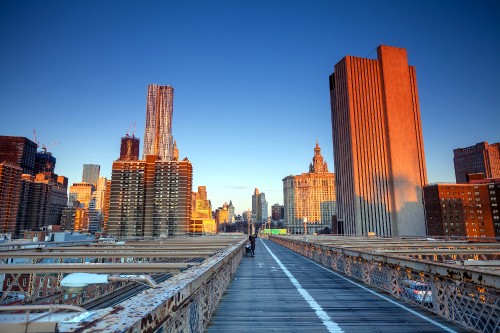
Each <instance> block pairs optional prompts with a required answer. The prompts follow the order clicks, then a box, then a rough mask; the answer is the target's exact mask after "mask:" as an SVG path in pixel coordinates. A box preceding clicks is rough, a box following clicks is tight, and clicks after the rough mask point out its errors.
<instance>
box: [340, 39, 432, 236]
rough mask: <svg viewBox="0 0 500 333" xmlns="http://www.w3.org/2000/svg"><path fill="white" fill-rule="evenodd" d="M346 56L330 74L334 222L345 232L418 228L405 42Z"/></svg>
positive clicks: (416, 118)
mask: <svg viewBox="0 0 500 333" xmlns="http://www.w3.org/2000/svg"><path fill="white" fill-rule="evenodd" d="M377 54H378V58H377V59H365V58H359V57H353V56H346V57H345V58H343V59H342V60H341V61H340V62H339V63H337V64H336V65H335V70H334V73H333V74H332V75H331V76H330V97H331V114H332V130H333V150H334V162H335V173H336V190H337V205H338V216H337V219H338V227H339V230H340V232H343V233H345V234H348V235H367V234H368V233H375V234H377V235H386V236H423V235H425V215H424V205H423V195H422V187H423V186H424V185H425V184H426V182H427V176H426V168H425V158H424V146H423V138H422V127H421V121H420V107H419V102H418V93H417V82H416V73H415V68H414V67H413V66H408V60H407V54H406V50H405V49H402V48H396V47H390V46H383V45H382V46H379V47H378V48H377Z"/></svg>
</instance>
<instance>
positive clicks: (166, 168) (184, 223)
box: [107, 155, 193, 238]
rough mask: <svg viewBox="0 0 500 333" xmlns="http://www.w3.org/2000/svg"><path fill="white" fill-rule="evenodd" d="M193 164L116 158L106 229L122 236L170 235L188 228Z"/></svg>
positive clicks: (150, 158) (153, 158)
mask: <svg viewBox="0 0 500 333" xmlns="http://www.w3.org/2000/svg"><path fill="white" fill-rule="evenodd" d="M192 178H193V167H192V165H191V162H189V160H188V159H187V158H186V159H184V160H182V161H177V160H172V161H162V160H159V159H158V156H156V155H146V160H139V161H120V160H118V161H115V162H113V167H112V174H111V187H110V197H109V211H108V217H107V233H108V234H109V235H111V236H117V237H120V238H125V237H173V236H179V235H185V234H187V233H188V232H189V227H190V223H191V204H192Z"/></svg>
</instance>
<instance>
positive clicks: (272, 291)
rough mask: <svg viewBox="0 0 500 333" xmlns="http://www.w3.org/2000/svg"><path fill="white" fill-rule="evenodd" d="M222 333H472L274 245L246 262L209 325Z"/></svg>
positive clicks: (260, 247)
mask: <svg viewBox="0 0 500 333" xmlns="http://www.w3.org/2000/svg"><path fill="white" fill-rule="evenodd" d="M206 332H208V333H212V332H213V333H218V332H222V333H223V332H339V333H340V332H467V330H466V329H464V328H461V327H459V326H457V325H453V324H450V323H448V322H446V321H444V320H442V319H441V318H440V317H439V316H437V315H435V314H433V313H432V312H428V311H425V310H424V309H421V308H419V307H417V306H414V305H411V304H407V303H404V302H403V301H401V300H398V299H396V298H393V297H392V296H391V295H389V294H387V293H384V292H381V291H377V290H375V289H373V288H371V287H367V286H363V285H361V284H360V283H359V282H356V281H353V280H350V279H348V278H346V277H345V276H343V275H340V274H338V273H336V272H334V271H333V270H332V269H330V268H327V267H325V266H322V265H319V264H318V263H315V262H313V261H311V260H309V259H307V258H304V257H303V256H301V255H298V254H297V253H295V252H292V251H290V250H289V249H286V248H284V247H282V246H280V245H278V244H276V243H274V242H271V241H269V240H263V239H259V240H258V241H257V247H256V255H255V257H250V256H248V257H245V258H243V260H242V262H241V263H240V266H239V267H238V270H237V271H236V273H235V275H234V278H233V280H232V282H231V284H230V285H229V287H228V289H227V290H226V292H225V294H224V296H223V297H222V299H221V302H220V304H219V306H218V308H217V310H216V312H215V314H214V316H213V318H212V319H211V320H210V323H209V324H208V328H207V330H206Z"/></svg>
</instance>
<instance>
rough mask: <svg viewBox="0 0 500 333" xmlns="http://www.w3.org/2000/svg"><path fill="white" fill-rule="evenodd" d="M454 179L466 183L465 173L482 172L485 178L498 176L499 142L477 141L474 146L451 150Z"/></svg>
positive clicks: (499, 163)
mask: <svg viewBox="0 0 500 333" xmlns="http://www.w3.org/2000/svg"><path fill="white" fill-rule="evenodd" d="M453 164H454V165H455V179H456V181H457V183H462V184H463V183H467V175H468V174H471V173H482V174H483V175H484V177H486V178H500V142H497V143H492V144H488V142H486V141H484V142H479V143H477V144H475V145H474V146H470V147H466V148H457V149H454V150H453Z"/></svg>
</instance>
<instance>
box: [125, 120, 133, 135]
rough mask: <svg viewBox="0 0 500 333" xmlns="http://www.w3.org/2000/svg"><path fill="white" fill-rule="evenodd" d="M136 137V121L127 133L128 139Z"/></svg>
mask: <svg viewBox="0 0 500 333" xmlns="http://www.w3.org/2000/svg"><path fill="white" fill-rule="evenodd" d="M130 133H132V134H130ZM134 135H135V121H134V122H133V123H132V124H130V127H129V128H128V130H127V132H126V133H125V136H126V137H130V136H131V137H134Z"/></svg>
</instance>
